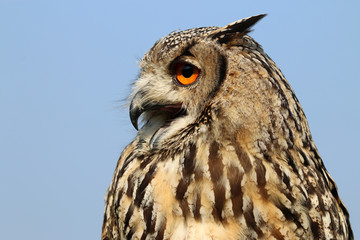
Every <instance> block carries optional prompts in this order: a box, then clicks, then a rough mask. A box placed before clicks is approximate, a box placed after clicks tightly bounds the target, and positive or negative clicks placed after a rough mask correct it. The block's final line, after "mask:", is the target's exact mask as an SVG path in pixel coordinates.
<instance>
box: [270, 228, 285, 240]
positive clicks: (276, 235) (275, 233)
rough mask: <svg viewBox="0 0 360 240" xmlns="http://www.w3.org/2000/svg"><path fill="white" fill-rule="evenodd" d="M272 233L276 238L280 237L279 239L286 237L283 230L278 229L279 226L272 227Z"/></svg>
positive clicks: (282, 239)
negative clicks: (282, 232)
mask: <svg viewBox="0 0 360 240" xmlns="http://www.w3.org/2000/svg"><path fill="white" fill-rule="evenodd" d="M271 235H272V236H273V237H274V238H275V239H278V240H284V239H285V237H284V235H282V234H281V232H280V231H279V229H277V228H272V229H271Z"/></svg>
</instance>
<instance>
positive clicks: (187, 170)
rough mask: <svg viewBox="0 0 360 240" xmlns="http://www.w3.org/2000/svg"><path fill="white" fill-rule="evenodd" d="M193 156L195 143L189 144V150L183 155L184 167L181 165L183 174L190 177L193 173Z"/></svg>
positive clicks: (194, 154)
mask: <svg viewBox="0 0 360 240" xmlns="http://www.w3.org/2000/svg"><path fill="white" fill-rule="evenodd" d="M195 156H196V145H195V144H191V145H190V151H189V152H187V153H186V154H185V156H184V167H183V176H184V177H190V176H191V174H193V173H194V169H195Z"/></svg>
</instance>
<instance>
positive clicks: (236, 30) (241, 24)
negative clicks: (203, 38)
mask: <svg viewBox="0 0 360 240" xmlns="http://www.w3.org/2000/svg"><path fill="white" fill-rule="evenodd" d="M265 16H266V14H260V15H256V16H252V17H248V18H244V19H241V20H238V21H236V22H233V23H230V24H228V25H226V26H225V27H222V28H219V29H217V30H215V31H214V32H212V33H210V35H209V36H208V37H210V38H213V39H217V40H218V41H219V42H220V43H227V42H229V41H230V40H231V39H233V37H235V36H239V35H245V34H247V33H249V32H250V31H251V29H250V28H251V27H252V26H253V25H255V24H256V23H257V22H258V21H259V20H260V19H262V18H263V17H265Z"/></svg>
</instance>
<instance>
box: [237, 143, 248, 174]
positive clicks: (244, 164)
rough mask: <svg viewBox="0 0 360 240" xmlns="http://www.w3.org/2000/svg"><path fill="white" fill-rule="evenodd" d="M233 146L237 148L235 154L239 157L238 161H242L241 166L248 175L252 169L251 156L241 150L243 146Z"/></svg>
mask: <svg viewBox="0 0 360 240" xmlns="http://www.w3.org/2000/svg"><path fill="white" fill-rule="evenodd" d="M233 146H234V148H235V152H236V155H237V157H238V159H239V161H240V164H241V166H242V167H243V169H244V171H245V173H248V172H249V171H250V170H251V168H252V165H251V161H250V158H249V156H248V155H247V153H246V152H245V151H244V150H243V149H242V148H241V146H240V145H239V144H234V145H233Z"/></svg>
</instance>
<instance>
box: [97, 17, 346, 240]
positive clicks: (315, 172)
mask: <svg viewBox="0 0 360 240" xmlns="http://www.w3.org/2000/svg"><path fill="white" fill-rule="evenodd" d="M264 16H265V15H257V16H253V17H249V18H245V19H242V20H239V21H236V22H234V23H231V24H229V25H227V26H225V27H221V28H219V27H202V28H194V29H189V30H184V31H175V32H172V33H170V34H169V35H167V36H165V37H164V38H161V39H160V40H158V41H157V42H156V43H155V44H154V46H153V47H152V48H151V49H150V50H149V51H148V52H147V53H146V54H145V56H144V57H143V59H142V60H141V62H140V68H141V70H140V74H139V77H138V79H137V81H136V82H135V84H134V86H133V92H132V94H131V95H130V106H129V109H130V110H129V111H130V119H131V122H132V124H133V126H134V127H135V128H136V129H138V120H139V118H141V119H142V122H143V124H142V127H141V128H140V129H139V130H138V134H137V136H136V137H135V139H134V140H133V141H132V142H131V143H130V144H129V145H128V146H127V147H126V148H125V149H124V151H123V152H122V154H121V156H120V159H119V161H118V163H117V166H116V169H115V173H114V176H113V179H112V182H111V185H110V187H109V189H108V191H107V193H106V197H105V199H106V207H105V214H104V222H103V227H102V239H103V240H110V239H116V240H118V239H159V240H160V239H161V240H162V239H172V240H173V239H175V240H178V239H179V240H185V239H186V240H199V239H216V240H222V239H224V240H225V239H226V240H238V239H353V233H352V230H351V226H350V222H349V214H348V211H347V210H346V208H345V206H344V204H343V202H342V201H341V199H340V197H339V195H338V191H337V187H336V184H335V182H334V180H333V179H332V178H331V177H330V175H329V173H328V172H327V170H326V168H325V166H324V164H323V162H322V160H321V157H320V155H319V153H318V150H317V148H316V146H315V144H314V142H313V139H312V137H311V134H310V130H309V126H308V123H307V120H306V117H305V114H304V111H303V109H302V107H301V106H300V103H299V101H298V99H297V98H296V96H295V94H294V91H293V90H292V88H291V87H290V85H289V83H288V82H287V80H286V79H285V77H284V76H283V74H282V73H281V71H280V69H279V68H278V67H277V66H276V64H275V63H274V62H273V61H272V60H271V59H270V57H269V56H268V55H267V54H266V53H265V52H264V50H263V49H262V47H261V46H260V45H259V44H258V43H257V42H256V41H255V40H254V39H252V38H251V37H250V36H249V35H248V33H249V32H250V28H251V27H252V26H253V25H254V24H255V23H256V22H258V21H259V20H260V19H261V18H263V17H264Z"/></svg>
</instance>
